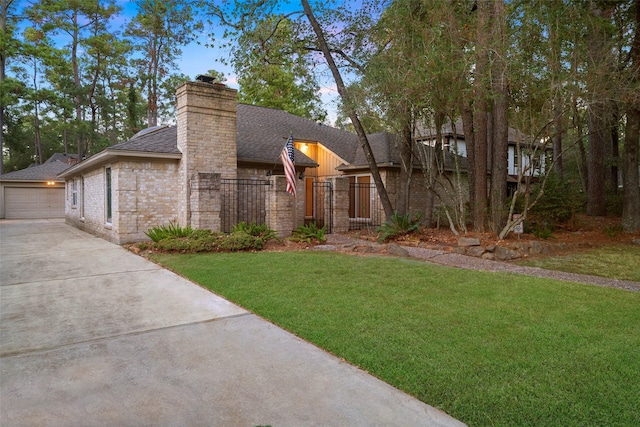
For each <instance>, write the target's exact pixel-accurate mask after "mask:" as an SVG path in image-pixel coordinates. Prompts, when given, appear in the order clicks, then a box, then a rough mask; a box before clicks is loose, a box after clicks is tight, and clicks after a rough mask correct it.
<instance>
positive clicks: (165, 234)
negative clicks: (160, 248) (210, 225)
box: [144, 221, 193, 243]
mask: <svg viewBox="0 0 640 427" xmlns="http://www.w3.org/2000/svg"><path fill="white" fill-rule="evenodd" d="M192 233H193V228H191V227H188V226H187V227H182V226H181V225H180V224H176V223H174V222H173V221H169V225H161V226H158V227H153V228H150V229H149V230H147V231H145V233H144V234H146V235H147V237H149V238H150V239H151V240H152V241H153V242H156V243H157V242H159V241H161V240H164V239H169V238H176V237H177V238H180V237H189V236H190V235H191V234H192Z"/></svg>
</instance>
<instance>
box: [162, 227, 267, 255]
mask: <svg viewBox="0 0 640 427" xmlns="http://www.w3.org/2000/svg"><path fill="white" fill-rule="evenodd" d="M205 231H208V230H205ZM264 242H265V240H263V239H262V238H260V237H255V236H250V235H248V234H247V233H245V232H236V233H232V234H221V233H213V232H210V231H208V232H206V233H198V232H195V233H193V234H192V235H191V236H189V237H175V238H167V239H163V240H160V241H159V242H156V243H154V245H153V247H154V248H155V249H157V250H160V251H164V252H183V253H194V252H236V251H245V250H260V249H262V248H263V247H264Z"/></svg>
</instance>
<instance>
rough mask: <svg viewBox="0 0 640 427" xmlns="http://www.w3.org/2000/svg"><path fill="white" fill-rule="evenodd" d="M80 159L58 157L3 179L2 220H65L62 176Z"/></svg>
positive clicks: (0, 177) (0, 183)
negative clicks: (60, 174) (62, 173)
mask: <svg viewBox="0 0 640 427" xmlns="http://www.w3.org/2000/svg"><path fill="white" fill-rule="evenodd" d="M76 157H77V156H75V155H74V154H62V153H56V154H54V155H53V156H51V158H49V160H47V161H46V162H44V163H43V164H41V165H32V166H30V167H28V168H26V169H20V170H17V171H13V172H9V173H5V174H3V175H0V219H2V218H4V219H46V218H64V208H65V186H64V185H65V183H64V180H63V179H60V178H58V174H59V173H61V172H63V171H65V170H66V169H68V168H69V167H71V165H73V164H74V163H76Z"/></svg>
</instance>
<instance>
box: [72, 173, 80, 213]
mask: <svg viewBox="0 0 640 427" xmlns="http://www.w3.org/2000/svg"><path fill="white" fill-rule="evenodd" d="M77 205H78V180H77V179H75V178H74V179H73V183H72V184H71V206H73V207H74V208H75V207H76V206H77Z"/></svg>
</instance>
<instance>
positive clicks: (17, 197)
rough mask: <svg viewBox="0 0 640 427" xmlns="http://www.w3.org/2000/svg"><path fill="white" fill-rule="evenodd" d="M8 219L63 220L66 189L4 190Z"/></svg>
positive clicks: (17, 188) (6, 188)
mask: <svg viewBox="0 0 640 427" xmlns="http://www.w3.org/2000/svg"><path fill="white" fill-rule="evenodd" d="M4 215H5V218H7V219H19V218H63V217H64V188H28V187H22V188H20V187H5V188H4Z"/></svg>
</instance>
